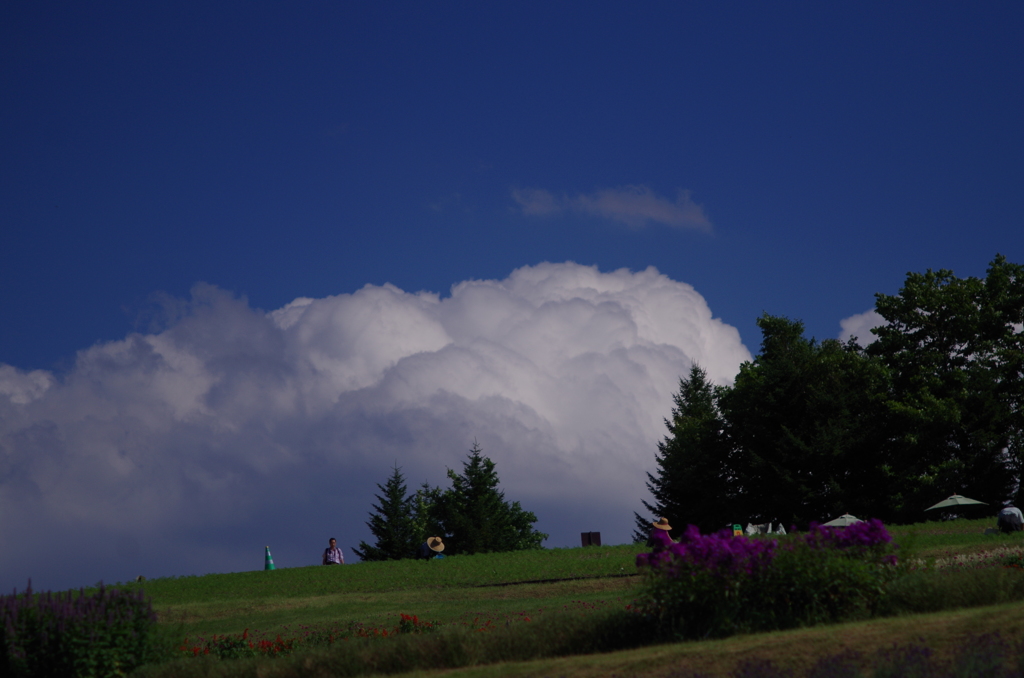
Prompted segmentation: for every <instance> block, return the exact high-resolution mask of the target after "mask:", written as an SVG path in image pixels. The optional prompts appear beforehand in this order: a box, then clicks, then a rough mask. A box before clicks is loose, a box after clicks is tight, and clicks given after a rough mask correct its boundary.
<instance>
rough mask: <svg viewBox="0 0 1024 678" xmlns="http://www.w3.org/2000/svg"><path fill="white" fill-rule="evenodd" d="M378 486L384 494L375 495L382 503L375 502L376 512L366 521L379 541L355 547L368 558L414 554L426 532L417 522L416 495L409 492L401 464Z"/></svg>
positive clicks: (361, 556) (403, 556)
mask: <svg viewBox="0 0 1024 678" xmlns="http://www.w3.org/2000/svg"><path fill="white" fill-rule="evenodd" d="M377 487H378V489H380V491H381V492H382V493H383V495H380V494H378V495H375V496H376V497H377V501H378V502H380V503H379V504H374V505H373V510H374V511H376V513H372V514H370V520H369V522H367V523H366V525H367V527H369V528H370V532H372V533H373V536H375V537H376V538H377V542H376V544H375V545H373V546H371V545H370V544H367V543H366V542H365V541H361V542H359V548H353V549H352V550H353V551H354V552H355V554H356V555H357V556H359V558H360V559H361V560H367V561H376V560H400V559H402V558H412V557H414V556H415V555H416V548H417V547H418V546H419V544H420V542H422V541H423V535H421V534H420V532H419V525H418V524H417V516H416V510H415V509H416V504H415V499H416V497H415V496H414V497H409V496H407V493H406V487H405V477H404V476H403V475H402V470H401V469H400V468H399V467H398V465H397V464H396V465H395V467H394V470H393V472H392V473H391V477H389V478H388V480H387V482H386V483H385V484H384V485H379V484H378V485H377ZM417 494H418V493H417Z"/></svg>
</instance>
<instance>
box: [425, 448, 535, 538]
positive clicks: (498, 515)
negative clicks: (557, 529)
mask: <svg viewBox="0 0 1024 678" xmlns="http://www.w3.org/2000/svg"><path fill="white" fill-rule="evenodd" d="M494 468H495V464H494V462H493V461H491V460H490V459H489V458H488V457H485V456H484V455H483V453H482V450H481V449H480V446H479V445H478V444H477V443H476V441H474V442H473V447H472V449H471V450H470V452H469V461H466V462H463V464H462V473H461V474H458V473H456V472H455V471H454V470H452V469H448V478H449V479H450V480H451V482H452V486H451V488H449V489H447V490H445V491H443V492H441V491H438V490H429V491H427V492H426V495H427V498H428V503H429V504H430V509H429V514H430V515H429V521H428V524H433V525H436V526H437V528H438V531H439V533H440V534H443V535H444V537H445V546H446V548H445V553H449V554H460V553H493V552H500V551H519V550H524V549H533V548H540V545H541V542H542V541H544V540H545V539H547V537H548V535H546V534H544V533H543V532H538V531H537V530H535V529H534V528H533V524H534V523H536V522H537V516H536V515H534V514H533V513H532V512H530V511H525V510H523V508H522V506H520V504H519V502H517V501H514V502H507V501H505V493H504V492H502V491H501V490H499V489H498V483H499V480H498V474H497V473H496V472H495V470H494Z"/></svg>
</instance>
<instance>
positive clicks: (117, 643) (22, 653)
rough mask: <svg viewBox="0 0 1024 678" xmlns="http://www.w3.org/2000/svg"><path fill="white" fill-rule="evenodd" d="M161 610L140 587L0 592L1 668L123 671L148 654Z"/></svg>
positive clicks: (55, 672)
mask: <svg viewBox="0 0 1024 678" xmlns="http://www.w3.org/2000/svg"><path fill="white" fill-rule="evenodd" d="M155 623H156V615H154V613H153V608H152V605H151V604H150V602H149V601H148V600H147V599H145V598H144V597H143V594H142V592H141V591H139V592H138V593H128V592H125V591H119V590H117V589H108V588H105V587H103V586H102V585H101V586H100V588H99V590H98V591H97V592H96V593H94V594H92V595H88V596H87V595H85V591H84V590H82V591H79V592H78V593H77V594H76V593H74V592H71V591H68V592H67V593H52V592H49V591H47V592H44V593H33V591H32V583H31V582H29V586H28V590H26V591H25V592H24V593H22V594H18V593H17V592H16V591H15V592H14V593H12V594H11V595H8V596H0V673H2V674H3V675H5V676H13V677H18V678H21V677H25V678H29V677H31V678H38V677H42V676H63V677H69V678H70V677H75V676H81V677H92V676H96V677H99V676H114V675H124V674H126V673H128V672H130V671H131V670H132V669H134V668H135V667H137V666H139V665H141V664H142V663H144V662H145V661H146V660H147V659H148V654H149V651H150V649H149V648H150V643H149V641H150V638H151V634H152V631H153V626H154V624H155Z"/></svg>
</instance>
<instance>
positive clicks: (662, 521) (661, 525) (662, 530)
mask: <svg viewBox="0 0 1024 678" xmlns="http://www.w3.org/2000/svg"><path fill="white" fill-rule="evenodd" d="M671 529H672V526H671V525H669V524H668V518H665V517H664V516H663V517H661V518H658V519H657V520H656V521H654V522H653V523H651V534H650V535H649V536H648V537H647V544H648V546H651V547H652V548H658V547H661V548H664V547H666V546H668V545H669V544H671V543H672V537H671V536H670V535H669V530H671Z"/></svg>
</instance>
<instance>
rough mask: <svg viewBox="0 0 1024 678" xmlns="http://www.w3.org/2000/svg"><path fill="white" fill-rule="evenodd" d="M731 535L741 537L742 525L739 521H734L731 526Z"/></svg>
mask: <svg viewBox="0 0 1024 678" xmlns="http://www.w3.org/2000/svg"><path fill="white" fill-rule="evenodd" d="M732 536H734V537H742V536H743V527H742V526H741V525H740V524H739V523H736V524H734V525H733V526H732Z"/></svg>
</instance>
